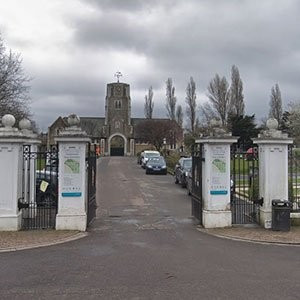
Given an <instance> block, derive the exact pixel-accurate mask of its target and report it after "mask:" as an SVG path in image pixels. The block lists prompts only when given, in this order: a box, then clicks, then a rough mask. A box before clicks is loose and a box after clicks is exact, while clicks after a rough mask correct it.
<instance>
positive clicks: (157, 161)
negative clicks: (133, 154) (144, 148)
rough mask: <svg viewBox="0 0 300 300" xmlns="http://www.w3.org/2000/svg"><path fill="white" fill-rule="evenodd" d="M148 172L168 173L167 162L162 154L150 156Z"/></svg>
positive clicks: (147, 164)
mask: <svg viewBox="0 0 300 300" xmlns="http://www.w3.org/2000/svg"><path fill="white" fill-rule="evenodd" d="M146 174H163V175H167V164H166V161H165V159H164V158H163V157H162V156H158V157H157V156H156V157H149V159H148V160H147V163H146Z"/></svg>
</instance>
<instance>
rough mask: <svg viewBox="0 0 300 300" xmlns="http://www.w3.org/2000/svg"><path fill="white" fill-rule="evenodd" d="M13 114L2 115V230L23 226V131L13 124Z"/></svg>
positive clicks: (0, 210) (0, 172)
mask: <svg viewBox="0 0 300 300" xmlns="http://www.w3.org/2000/svg"><path fill="white" fill-rule="evenodd" d="M15 122H16V120H15V118H14V116H12V115H5V116H3V117H2V125H3V126H4V127H1V128H0V166H1V167H0V231H16V230H19V229H20V227H21V212H20V211H19V209H18V199H20V198H21V197H22V170H23V160H22V155H23V152H22V147H23V143H24V139H23V135H22V133H21V132H20V131H19V130H18V129H17V128H14V127H13V126H14V125H15Z"/></svg>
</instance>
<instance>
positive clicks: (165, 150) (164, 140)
mask: <svg viewBox="0 0 300 300" xmlns="http://www.w3.org/2000/svg"><path fill="white" fill-rule="evenodd" d="M163 145H164V157H166V152H167V149H166V147H167V139H166V138H163Z"/></svg>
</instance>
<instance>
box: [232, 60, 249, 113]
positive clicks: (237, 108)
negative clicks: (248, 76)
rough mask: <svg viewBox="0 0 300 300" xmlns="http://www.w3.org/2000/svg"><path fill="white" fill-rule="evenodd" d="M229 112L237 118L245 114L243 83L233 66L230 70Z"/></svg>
mask: <svg viewBox="0 0 300 300" xmlns="http://www.w3.org/2000/svg"><path fill="white" fill-rule="evenodd" d="M230 112H231V113H232V114H233V115H236V116H238V117H240V116H243V115H244V113H245V103H244V95H243V82H242V80H241V77H240V72H239V69H238V68H237V67H236V66H235V65H233V66H232V68H231V86H230Z"/></svg>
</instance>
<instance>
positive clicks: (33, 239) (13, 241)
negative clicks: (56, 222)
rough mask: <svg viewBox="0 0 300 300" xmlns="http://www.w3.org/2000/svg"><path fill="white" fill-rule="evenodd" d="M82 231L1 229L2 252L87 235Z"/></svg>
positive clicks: (50, 243) (46, 244)
mask: <svg viewBox="0 0 300 300" xmlns="http://www.w3.org/2000/svg"><path fill="white" fill-rule="evenodd" d="M86 235H87V233H84V232H80V231H64V230H62V231H57V230H31V231H0V252H7V251H16V250H24V249H30V248H37V247H43V246H50V245H55V244H59V243H63V242H67V241H72V240H75V239H78V238H81V237H84V236H86Z"/></svg>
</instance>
